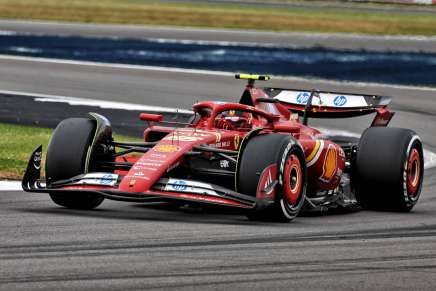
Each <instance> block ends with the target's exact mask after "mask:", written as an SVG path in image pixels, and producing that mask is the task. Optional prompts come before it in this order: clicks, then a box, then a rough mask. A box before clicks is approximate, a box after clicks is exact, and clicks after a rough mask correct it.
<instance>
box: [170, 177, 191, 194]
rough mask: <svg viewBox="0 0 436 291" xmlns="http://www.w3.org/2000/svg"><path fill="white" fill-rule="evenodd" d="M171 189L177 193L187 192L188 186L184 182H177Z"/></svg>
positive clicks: (173, 183) (172, 184) (174, 182)
mask: <svg viewBox="0 0 436 291" xmlns="http://www.w3.org/2000/svg"><path fill="white" fill-rule="evenodd" d="M171 187H172V188H173V189H174V190H176V191H185V190H186V188H188V186H187V185H186V182H185V181H183V180H175V181H173V182H172V183H171Z"/></svg>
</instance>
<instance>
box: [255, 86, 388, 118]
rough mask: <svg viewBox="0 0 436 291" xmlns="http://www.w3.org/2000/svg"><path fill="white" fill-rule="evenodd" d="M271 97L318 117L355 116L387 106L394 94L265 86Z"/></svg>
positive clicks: (299, 112) (293, 110) (302, 112)
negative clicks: (352, 92) (351, 92)
mask: <svg viewBox="0 0 436 291" xmlns="http://www.w3.org/2000/svg"><path fill="white" fill-rule="evenodd" d="M263 91H264V92H265V93H266V94H267V95H268V96H269V97H271V98H274V99H276V100H278V101H279V102H280V103H281V104H282V105H283V106H285V107H286V108H287V109H288V110H290V111H292V112H294V113H298V114H299V115H307V116H308V117H315V118H341V117H354V116H359V115H365V114H370V113H373V112H376V111H377V109H379V108H386V107H387V106H388V105H389V103H390V102H391V98H390V97H387V96H378V95H364V94H349V93H342V92H326V91H324V92H322V91H315V90H314V91H307V90H298V89H279V88H263Z"/></svg>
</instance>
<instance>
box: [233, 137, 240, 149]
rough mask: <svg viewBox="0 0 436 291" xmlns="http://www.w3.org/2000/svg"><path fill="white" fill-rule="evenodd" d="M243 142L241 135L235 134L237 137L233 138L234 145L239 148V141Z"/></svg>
mask: <svg viewBox="0 0 436 291" xmlns="http://www.w3.org/2000/svg"><path fill="white" fill-rule="evenodd" d="M240 142H241V137H240V136H239V135H235V138H234V139H233V146H234V147H235V149H238V148H239V143H240Z"/></svg>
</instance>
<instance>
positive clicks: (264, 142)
mask: <svg viewBox="0 0 436 291" xmlns="http://www.w3.org/2000/svg"><path fill="white" fill-rule="evenodd" d="M274 163H276V164H277V177H274V178H273V179H274V180H277V181H278V183H277V185H276V187H275V193H276V194H275V197H274V203H273V204H272V205H271V206H269V207H267V208H260V209H255V210H253V211H251V212H249V213H248V214H247V217H248V218H249V219H251V220H264V221H281V222H287V221H290V220H292V219H293V218H295V217H296V216H297V215H298V213H299V212H300V210H301V207H302V206H303V204H304V200H305V197H306V188H307V183H306V181H307V178H306V177H307V175H306V158H305V155H304V152H303V150H302V148H301V146H300V145H299V144H298V142H297V141H296V140H295V139H294V138H293V137H292V136H290V135H283V134H263V135H258V136H255V137H253V138H251V139H250V140H249V141H248V143H247V144H246V146H245V147H244V148H243V149H242V152H241V154H240V157H239V159H238V164H239V165H238V177H237V179H238V183H237V185H238V189H237V190H238V191H239V192H241V193H243V194H246V195H251V196H256V193H257V188H258V184H259V182H260V179H261V173H262V172H263V171H264V169H265V168H267V167H268V166H270V165H272V164H274Z"/></svg>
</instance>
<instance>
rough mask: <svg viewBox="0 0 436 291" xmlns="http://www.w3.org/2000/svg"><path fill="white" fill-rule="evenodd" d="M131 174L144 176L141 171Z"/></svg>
mask: <svg viewBox="0 0 436 291" xmlns="http://www.w3.org/2000/svg"><path fill="white" fill-rule="evenodd" d="M133 176H145V174H144V173H143V172H137V173H133Z"/></svg>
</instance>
